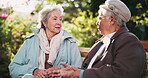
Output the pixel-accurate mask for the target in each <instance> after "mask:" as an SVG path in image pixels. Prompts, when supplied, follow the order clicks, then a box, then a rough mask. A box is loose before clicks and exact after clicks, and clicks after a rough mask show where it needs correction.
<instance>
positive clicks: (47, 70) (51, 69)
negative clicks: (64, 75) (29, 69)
mask: <svg viewBox="0 0 148 78" xmlns="http://www.w3.org/2000/svg"><path fill="white" fill-rule="evenodd" d="M60 69H61V68H60V67H59V66H54V67H51V68H48V69H46V70H45V71H46V73H47V76H48V77H51V73H52V71H53V70H60Z"/></svg>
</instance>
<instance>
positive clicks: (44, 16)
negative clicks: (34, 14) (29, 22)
mask: <svg viewBox="0 0 148 78" xmlns="http://www.w3.org/2000/svg"><path fill="white" fill-rule="evenodd" d="M55 10H59V11H60V12H61V14H63V12H64V9H63V8H62V6H61V5H60V4H51V5H46V6H45V7H44V8H43V9H42V10H41V11H40V12H39V17H38V23H39V24H38V27H39V28H44V27H45V26H44V25H43V23H42V22H43V21H47V20H48V18H49V17H50V15H51V13H52V12H53V11H55Z"/></svg>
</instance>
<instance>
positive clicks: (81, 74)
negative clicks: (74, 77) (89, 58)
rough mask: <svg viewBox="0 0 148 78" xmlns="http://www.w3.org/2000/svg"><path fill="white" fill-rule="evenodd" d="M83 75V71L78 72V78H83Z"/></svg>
mask: <svg viewBox="0 0 148 78" xmlns="http://www.w3.org/2000/svg"><path fill="white" fill-rule="evenodd" d="M83 73H84V70H81V71H80V75H79V78H83Z"/></svg>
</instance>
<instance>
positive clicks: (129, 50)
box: [83, 35, 146, 78]
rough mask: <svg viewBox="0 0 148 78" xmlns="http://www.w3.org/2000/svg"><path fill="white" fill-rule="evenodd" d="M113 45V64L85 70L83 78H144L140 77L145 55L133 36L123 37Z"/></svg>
mask: <svg viewBox="0 0 148 78" xmlns="http://www.w3.org/2000/svg"><path fill="white" fill-rule="evenodd" d="M116 42H118V43H117V44H115V45H114V49H115V51H114V60H113V63H111V64H110V65H109V64H104V65H102V66H101V67H98V68H91V69H86V70H85V71H84V74H83V78H144V77H141V76H140V75H141V74H142V72H143V70H145V66H146V55H145V52H144V49H143V47H142V45H141V43H140V41H139V40H138V39H137V38H136V37H135V36H131V35H130V36H123V37H122V39H120V40H118V41H116Z"/></svg>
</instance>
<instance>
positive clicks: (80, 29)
mask: <svg viewBox="0 0 148 78" xmlns="http://www.w3.org/2000/svg"><path fill="white" fill-rule="evenodd" d="M78 15H79V16H78V17H74V18H72V20H71V21H70V23H68V22H67V21H65V22H64V23H63V25H64V29H66V30H67V31H68V32H70V33H71V34H72V35H73V36H74V37H76V38H77V39H78V41H79V42H78V45H79V46H81V47H91V46H92V45H93V44H94V42H95V40H97V39H98V38H99V34H100V33H99V32H98V30H97V26H96V25H95V23H96V21H97V20H96V18H94V17H93V13H92V12H90V11H89V10H88V11H83V12H79V13H78Z"/></svg>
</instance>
